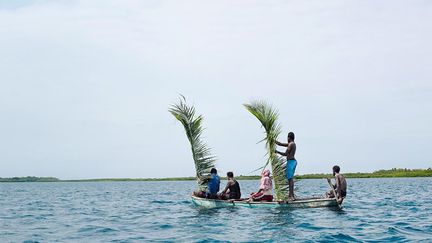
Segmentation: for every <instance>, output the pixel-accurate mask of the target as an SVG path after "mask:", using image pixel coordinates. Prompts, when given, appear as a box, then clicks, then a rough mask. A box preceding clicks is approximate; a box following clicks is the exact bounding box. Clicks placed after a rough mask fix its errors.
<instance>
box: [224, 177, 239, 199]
mask: <svg viewBox="0 0 432 243" xmlns="http://www.w3.org/2000/svg"><path fill="white" fill-rule="evenodd" d="M227 177H228V182H227V184H226V186H225V189H224V190H223V191H222V192H221V193H220V194H219V198H220V199H240V197H241V192H240V184H239V183H238V182H237V181H236V180H235V179H234V174H233V173H232V172H228V173H227Z"/></svg>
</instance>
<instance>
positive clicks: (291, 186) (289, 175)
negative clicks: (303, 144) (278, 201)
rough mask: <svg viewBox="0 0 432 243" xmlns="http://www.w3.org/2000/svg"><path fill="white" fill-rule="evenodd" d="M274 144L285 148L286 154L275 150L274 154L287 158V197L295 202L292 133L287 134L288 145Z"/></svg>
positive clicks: (295, 165)
mask: <svg viewBox="0 0 432 243" xmlns="http://www.w3.org/2000/svg"><path fill="white" fill-rule="evenodd" d="M276 144H277V145H279V146H283V147H287V149H286V152H285V153H283V152H279V151H278V150H277V149H276V151H275V152H276V153H278V154H280V155H282V156H286V157H287V164H286V176H287V179H288V185H289V194H288V197H289V199H290V200H295V197H294V172H295V169H296V167H297V160H296V159H295V157H294V155H295V152H296V148H297V147H296V144H295V143H294V133H293V132H289V133H288V143H281V142H278V141H276Z"/></svg>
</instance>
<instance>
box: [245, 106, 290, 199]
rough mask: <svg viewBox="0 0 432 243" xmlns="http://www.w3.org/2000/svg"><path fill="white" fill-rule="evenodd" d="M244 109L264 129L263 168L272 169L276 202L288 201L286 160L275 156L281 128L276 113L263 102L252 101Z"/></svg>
mask: <svg viewBox="0 0 432 243" xmlns="http://www.w3.org/2000/svg"><path fill="white" fill-rule="evenodd" d="M244 106H245V107H246V109H247V110H248V111H249V112H250V113H251V114H252V115H254V116H255V117H256V118H257V119H258V120H259V121H260V122H261V125H262V127H264V129H265V133H266V136H265V138H264V139H263V140H261V141H265V142H266V146H265V147H266V149H267V154H266V156H267V161H266V163H265V165H264V166H263V168H265V167H266V166H267V165H268V164H270V165H271V167H272V172H273V179H274V182H275V183H274V184H275V194H276V200H283V201H286V200H288V189H289V187H288V180H287V179H286V174H285V173H286V172H285V171H286V159H284V158H283V157H282V156H279V155H277V154H276V152H275V150H276V143H275V142H276V139H277V137H278V136H279V134H280V133H281V130H282V128H281V126H280V124H279V123H278V121H277V120H278V117H279V114H278V111H277V110H276V109H275V108H273V107H272V106H271V105H269V104H268V103H266V102H263V101H253V102H251V103H250V104H244Z"/></svg>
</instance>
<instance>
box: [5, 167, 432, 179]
mask: <svg viewBox="0 0 432 243" xmlns="http://www.w3.org/2000/svg"><path fill="white" fill-rule="evenodd" d="M343 175H344V176H345V177H346V178H384V177H432V168H428V169H407V168H404V169H401V168H393V169H390V170H377V171H374V172H372V173H363V172H356V173H343ZM332 176H333V175H332V174H325V173H321V174H304V175H296V176H295V178H296V179H321V178H329V177H332ZM259 178H261V177H260V176H258V175H251V176H244V175H240V176H237V177H236V179H238V180H258V179H259ZM221 179H226V178H225V177H221ZM189 180H196V178H195V177H174V178H136V179H135V178H105V179H83V180H60V179H58V178H55V177H36V176H26V177H10V178H1V177H0V182H103V181H189Z"/></svg>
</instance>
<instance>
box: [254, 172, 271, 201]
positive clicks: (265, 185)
mask: <svg viewBox="0 0 432 243" xmlns="http://www.w3.org/2000/svg"><path fill="white" fill-rule="evenodd" d="M272 190H273V183H272V179H271V178H270V171H269V170H264V171H263V173H262V175H261V183H260V188H259V191H258V192H252V193H251V196H250V199H252V201H267V202H271V201H273V191H272Z"/></svg>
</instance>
